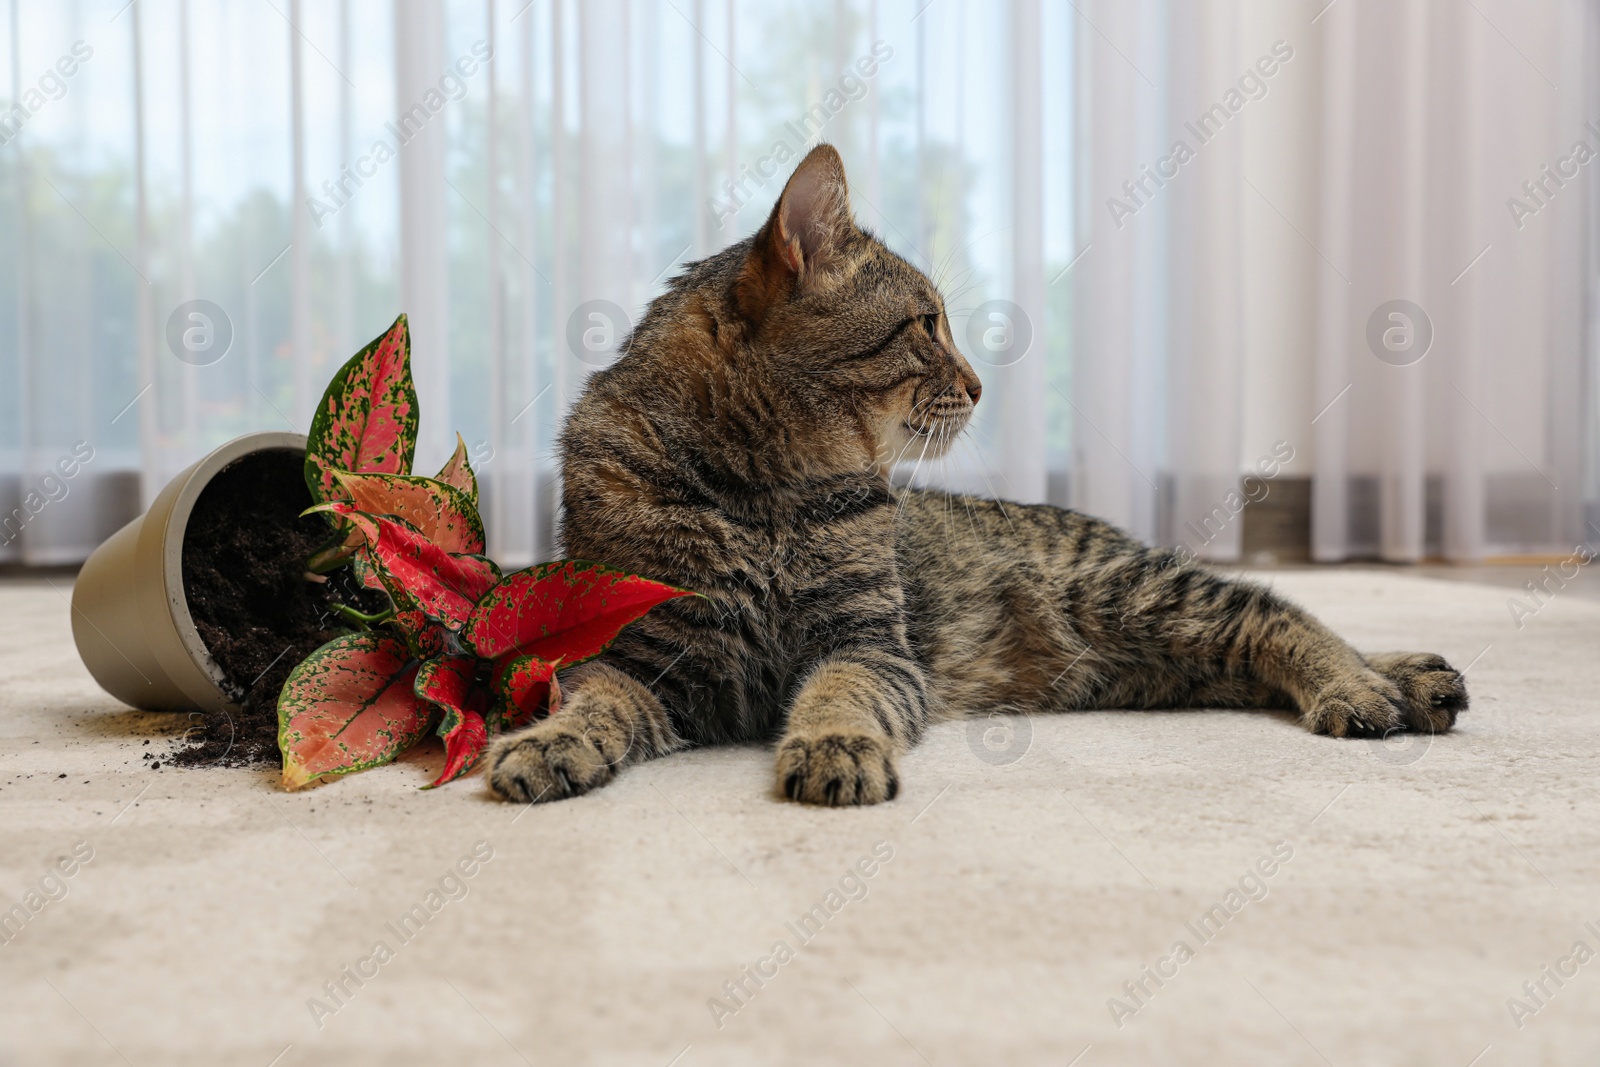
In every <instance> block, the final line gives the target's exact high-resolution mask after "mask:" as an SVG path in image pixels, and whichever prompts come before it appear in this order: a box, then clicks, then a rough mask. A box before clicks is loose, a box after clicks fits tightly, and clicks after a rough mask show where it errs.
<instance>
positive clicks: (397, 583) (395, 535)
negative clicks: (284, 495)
mask: <svg viewBox="0 0 1600 1067" xmlns="http://www.w3.org/2000/svg"><path fill="white" fill-rule="evenodd" d="M308 510H310V511H321V512H326V513H329V514H334V515H338V516H340V517H342V518H344V519H345V520H346V521H348V522H350V523H351V524H352V525H353V526H355V527H356V529H358V530H360V531H361V533H362V535H363V536H364V537H365V538H366V541H367V545H366V547H367V550H368V551H369V552H370V553H371V556H372V559H373V561H374V562H375V563H376V564H377V570H378V576H379V577H380V578H381V579H382V580H383V584H384V587H385V588H386V589H388V591H389V595H390V596H391V597H392V598H393V599H394V601H395V605H396V607H398V608H400V609H402V610H410V609H411V608H412V607H415V608H417V609H419V610H421V611H422V612H423V614H425V615H426V616H427V617H428V618H429V619H431V620H433V621H434V622H438V623H442V624H444V625H445V626H446V627H448V628H449V629H452V630H459V629H461V627H462V625H463V624H464V623H465V622H466V621H467V616H468V615H469V614H470V613H471V612H472V610H473V606H474V604H475V603H476V602H477V601H478V600H479V599H481V598H482V597H483V596H484V594H485V593H487V592H488V591H489V590H490V588H492V587H493V586H494V585H495V583H496V582H497V581H499V579H500V570H499V568H498V567H496V566H495V565H494V564H493V563H492V562H490V561H489V560H487V559H485V558H484V557H482V556H468V555H456V554H452V553H449V552H446V551H445V550H444V549H442V548H440V547H439V546H438V545H436V544H434V543H433V542H432V541H430V540H428V539H427V538H426V537H424V536H422V535H421V534H420V533H418V532H417V531H416V530H414V529H412V528H411V527H410V526H408V525H406V524H405V523H403V522H400V521H398V520H396V519H390V518H386V517H384V516H382V515H369V514H367V513H365V512H362V511H357V510H356V509H355V508H354V506H352V505H350V504H344V503H339V502H337V501H333V502H329V503H326V504H320V505H318V506H316V507H314V508H310V509H308Z"/></svg>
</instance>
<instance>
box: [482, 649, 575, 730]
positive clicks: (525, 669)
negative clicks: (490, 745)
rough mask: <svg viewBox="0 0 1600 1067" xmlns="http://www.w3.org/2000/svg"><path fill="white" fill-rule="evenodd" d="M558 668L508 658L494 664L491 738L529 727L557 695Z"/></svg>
mask: <svg viewBox="0 0 1600 1067" xmlns="http://www.w3.org/2000/svg"><path fill="white" fill-rule="evenodd" d="M557 669H558V665H557V664H554V663H551V662H549V661H548V660H542V659H540V658H539V657H538V656H529V655H520V656H508V657H506V658H505V659H503V660H499V661H497V662H496V663H495V669H494V676H493V678H492V680H491V685H490V689H491V694H490V699H489V715H488V720H489V733H490V735H491V736H493V735H495V734H499V733H504V732H505V731H507V730H514V729H517V728H518V727H521V726H526V725H527V724H528V723H530V722H532V721H533V718H534V716H535V715H537V714H538V713H539V711H540V710H541V709H542V708H544V706H545V704H546V702H547V701H549V700H550V698H551V697H552V695H553V694H554V693H558V692H560V689H559V688H556V689H552V687H553V686H555V685H556V670H557Z"/></svg>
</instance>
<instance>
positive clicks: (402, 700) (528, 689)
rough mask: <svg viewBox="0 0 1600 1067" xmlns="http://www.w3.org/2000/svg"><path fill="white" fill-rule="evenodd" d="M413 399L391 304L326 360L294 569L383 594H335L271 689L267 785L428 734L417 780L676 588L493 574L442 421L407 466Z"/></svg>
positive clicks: (555, 691) (483, 737) (543, 703)
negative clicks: (368, 608)
mask: <svg viewBox="0 0 1600 1067" xmlns="http://www.w3.org/2000/svg"><path fill="white" fill-rule="evenodd" d="M416 434H417V402H416V390H415V387H414V386H413V384H412V379H411V367H410V336H409V332H408V329H407V323H406V319H405V316H403V315H402V316H401V317H400V318H399V319H398V320H396V322H395V324H394V326H393V327H391V328H390V330H389V331H388V332H387V333H385V334H384V335H383V336H382V337H380V338H378V339H377V340H375V341H373V343H372V344H370V345H368V346H367V347H366V348H365V349H363V350H362V351H361V352H358V353H357V354H356V355H355V356H353V357H351V359H350V361H349V362H348V363H346V364H345V366H344V367H343V368H341V370H340V371H339V373H338V374H337V375H335V377H334V379H333V381H332V382H331V383H330V384H329V386H328V390H327V392H326V393H325V394H324V396H323V398H322V401H321V402H320V404H319V406H318V408H317V412H316V415H315V418H314V419H313V421H312V425H311V432H310V434H309V435H308V439H307V445H306V453H305V479H306V485H307V487H308V489H309V491H310V493H311V496H312V497H313V498H314V499H315V500H316V501H317V503H316V504H315V505H314V506H312V507H311V508H309V509H307V514H320V515H323V516H326V518H327V519H328V521H329V523H330V524H331V539H330V541H329V543H328V544H326V545H325V546H323V547H322V548H320V549H319V550H318V551H317V552H315V553H314V554H313V555H312V556H311V557H310V558H309V559H308V561H307V567H308V571H307V575H306V577H307V578H308V579H316V578H321V577H323V576H326V575H328V574H330V573H334V572H337V571H339V570H340V569H342V568H347V567H348V568H350V569H351V570H352V571H353V573H354V574H355V576H356V578H357V579H358V583H359V585H360V586H361V587H362V588H363V589H365V590H368V591H371V592H375V593H378V594H381V596H382V597H383V598H384V599H385V601H386V604H385V606H384V607H382V608H381V609H380V610H377V611H372V612H364V611H360V610H357V609H354V608H352V607H350V606H348V605H341V606H340V607H339V609H338V610H339V613H340V614H341V615H342V616H343V617H344V618H346V619H347V620H348V621H349V622H350V624H351V627H352V628H351V629H350V630H349V632H346V633H342V634H340V635H338V636H337V637H334V638H333V639H332V640H330V641H328V642H327V643H326V644H324V645H322V646H321V647H320V648H318V649H317V650H316V651H315V652H313V653H311V654H310V655H309V656H307V657H306V658H305V659H304V660H302V661H301V662H300V663H298V664H297V665H296V666H295V668H294V670H293V671H292V672H291V673H290V674H289V676H288V679H287V680H286V681H285V682H284V685H283V688H282V691H281V693H280V696H279V698H278V722H279V734H278V743H279V747H280V749H281V751H282V753H283V783H284V786H285V787H286V788H289V789H296V788H299V787H301V786H304V785H306V784H308V783H310V782H312V781H314V780H316V779H318V778H322V777H327V776H335V775H341V774H347V773H350V772H352V771H359V770H365V769H367V768H369V767H374V766H378V765H380V764H383V763H387V762H389V761H391V760H393V759H394V758H395V757H396V756H398V755H399V754H400V753H401V752H403V751H405V750H406V749H407V748H409V747H410V746H412V745H414V744H416V743H417V742H418V741H419V740H421V739H422V738H423V737H425V736H427V735H428V734H429V733H430V732H436V733H437V734H438V736H439V737H440V738H442V739H443V741H444V746H445V763H444V767H443V769H442V770H441V771H440V772H439V775H438V777H437V778H436V779H435V780H434V782H433V783H432V784H433V785H435V786H437V785H442V784H443V783H445V782H447V781H451V780H453V779H455V778H458V777H460V776H461V775H463V774H465V773H467V772H468V771H470V770H471V769H472V768H473V767H474V766H475V765H476V764H477V762H478V760H479V758H480V757H481V756H482V754H483V752H484V750H485V748H486V746H487V744H488V741H489V739H490V738H491V737H493V736H494V735H495V734H497V733H500V732H501V731H504V730H509V729H513V728H516V727H518V726H521V725H523V724H525V723H527V722H529V721H530V720H531V719H532V718H534V717H535V716H536V715H539V714H551V713H553V712H555V711H556V710H558V709H559V707H560V687H559V684H558V683H557V681H556V671H557V670H558V669H561V668H564V667H569V666H573V665H576V664H578V663H582V662H583V661H585V660H587V659H591V658H593V657H594V656H597V655H599V654H600V653H601V652H603V651H604V650H605V649H606V648H607V647H608V646H609V645H610V644H611V642H612V641H613V640H614V639H615V637H616V635H617V633H618V632H619V631H620V630H621V629H622V627H624V626H626V625H627V624H628V623H630V622H633V621H634V620H636V619H638V618H639V617H640V616H642V615H644V614H645V613H646V612H648V611H649V610H650V609H651V608H652V607H654V606H655V605H657V604H660V603H662V602H664V601H667V600H671V599H673V598H675V597H681V596H688V595H690V594H689V593H688V591H686V590H682V589H676V588H673V587H672V586H668V585H663V584H661V583H659V582H654V581H651V580H649V579H646V578H642V577H640V576H638V575H632V574H626V573H624V572H621V571H617V570H613V569H611V568H609V567H606V566H604V565H602V564H598V563H591V562H587V561H581V560H562V561H559V562H555V563H547V564H544V565H542V566H539V567H532V568H528V569H526V570H520V571H516V572H513V573H510V574H502V572H501V570H500V568H499V567H498V566H497V565H496V564H495V563H494V562H493V561H492V560H490V559H489V558H488V556H486V555H485V554H484V553H485V549H486V546H485V543H484V532H483V522H482V520H481V518H480V517H479V514H478V484H477V478H476V476H475V475H474V473H473V471H472V467H471V464H470V463H469V462H468V460H467V455H466V448H465V445H464V443H463V442H462V441H461V439H460V437H459V435H458V436H457V439H456V441H457V444H456V452H455V455H453V456H452V457H451V459H450V460H449V462H447V463H446V464H445V466H444V469H442V470H441V471H440V472H439V474H438V475H437V476H436V477H434V478H425V477H418V476H415V475H412V474H410V473H409V471H410V467H411V461H412V457H413V454H414V452H415V449H416Z"/></svg>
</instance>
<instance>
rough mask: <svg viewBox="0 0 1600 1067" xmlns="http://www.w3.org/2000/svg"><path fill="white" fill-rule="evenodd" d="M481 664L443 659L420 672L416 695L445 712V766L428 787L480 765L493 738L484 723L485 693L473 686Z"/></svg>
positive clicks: (442, 725) (466, 659)
mask: <svg viewBox="0 0 1600 1067" xmlns="http://www.w3.org/2000/svg"><path fill="white" fill-rule="evenodd" d="M477 666H478V661H477V660H476V659H475V658H473V657H472V656H440V657H439V658H437V659H432V660H429V661H428V662H427V663H424V664H423V665H422V669H421V670H420V671H419V672H417V681H416V693H417V696H418V697H420V698H422V699H423V700H426V701H429V702H430V703H432V704H434V705H435V706H437V707H438V708H439V710H440V712H441V713H442V717H441V718H440V720H439V736H440V737H442V738H444V767H443V768H442V769H441V770H440V771H439V777H438V778H436V779H434V780H433V782H432V783H431V784H429V785H428V786H427V787H426V788H429V789H432V788H434V787H435V786H440V785H443V784H444V783H446V782H451V781H454V780H455V779H457V778H460V777H461V776H462V775H463V774H466V773H467V772H468V771H470V770H472V768H473V767H475V766H477V763H478V760H479V759H481V758H482V757H483V752H484V748H485V747H486V746H487V744H488V740H489V735H488V730H487V728H486V726H485V723H484V715H483V710H484V700H483V697H484V694H483V692H482V691H481V690H476V689H475V688H474V686H473V684H472V680H473V673H474V672H475V671H476V670H477Z"/></svg>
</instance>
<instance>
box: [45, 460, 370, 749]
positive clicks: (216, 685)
mask: <svg viewBox="0 0 1600 1067" xmlns="http://www.w3.org/2000/svg"><path fill="white" fill-rule="evenodd" d="M305 449H306V439H305V438H304V437H303V436H301V435H299V434H292V433H254V434H248V435H246V436H244V437H239V438H236V439H234V440H232V441H229V442H228V443H227V444H225V445H223V446H222V447H220V448H218V449H216V450H215V451H213V452H212V453H210V454H209V455H207V456H205V457H204V458H203V459H201V460H199V461H198V462H197V463H195V464H194V465H193V466H191V467H189V468H188V469H187V470H185V471H183V472H182V473H181V474H179V475H178V476H177V477H176V478H174V479H173V480H172V481H171V482H169V483H168V484H167V486H166V488H165V489H163V490H162V491H161V494H160V495H159V496H157V497H156V500H155V503H154V504H152V505H151V507H150V510H149V511H147V512H145V514H143V515H142V516H140V517H139V518H137V519H135V520H133V521H132V522H130V523H129V524H128V525H126V526H124V527H123V528H122V529H121V530H119V531H118V532H117V533H115V534H113V535H112V536H111V537H110V538H109V539H108V540H107V541H106V542H105V543H104V544H102V545H101V546H100V547H99V548H97V549H96V550H95V551H94V554H93V555H91V556H90V557H89V560H88V562H86V563H85V564H84V565H83V569H82V571H81V572H80V573H79V575H78V581H77V585H76V587H75V588H74V590H73V595H72V634H73V639H74V640H75V641H76V642H77V646H78V654H79V655H80V656H81V657H82V658H83V662H84V664H85V665H86V666H87V667H88V668H89V673H90V674H92V675H93V676H94V679H95V681H96V682H98V683H99V684H100V685H101V686H102V687H103V688H104V689H105V690H106V691H107V692H108V693H110V694H111V695H112V696H114V697H116V698H117V699H118V700H121V701H123V702H125V703H128V704H131V705H133V706H134V707H136V708H143V709H146V710H150V711H195V712H203V713H205V715H204V716H203V717H202V718H201V720H200V723H199V726H198V728H197V730H196V731H195V733H194V735H193V740H195V741H196V742H198V744H197V745H196V747H194V748H192V749H191V750H190V751H189V753H186V755H192V756H193V757H196V759H195V761H196V762H208V761H211V760H216V759H226V761H227V762H230V763H231V762H254V761H257V760H260V761H276V759H277V711H276V706H277V695H278V690H279V689H280V688H281V687H282V685H283V680H284V678H285V677H287V676H288V673H289V671H290V670H292V669H293V668H294V666H295V665H296V664H297V663H299V662H300V660H301V659H303V658H304V657H305V656H306V655H307V654H309V653H310V652H311V651H312V650H314V649H316V648H317V647H318V646H320V645H321V644H322V643H324V642H325V641H327V640H329V639H330V638H332V637H333V636H335V635H336V634H337V633H338V632H340V631H341V629H342V626H341V620H340V619H339V617H338V615H337V614H336V612H335V610H334V607H333V606H334V605H335V604H336V603H339V602H341V601H342V602H344V603H352V602H359V601H360V596H361V594H360V593H359V591H357V590H356V589H354V588H353V586H352V587H350V588H345V587H346V586H349V585H350V582H349V580H348V578H341V577H340V576H331V577H332V579H333V580H328V579H321V578H320V576H319V577H318V578H308V576H307V574H306V559H307V558H308V557H309V556H310V555H311V554H312V553H313V552H314V551H315V550H316V549H317V548H318V547H320V546H321V545H323V544H325V543H326V542H327V541H328V538H329V535H330V531H329V529H328V526H327V523H326V521H325V520H323V519H322V518H321V517H320V516H307V517H302V516H301V515H300V512H301V511H303V510H304V509H305V508H306V507H308V506H309V505H310V504H311V497H310V493H309V491H308V490H307V488H306V484H305V477H304V466H305ZM180 758H182V757H180Z"/></svg>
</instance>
